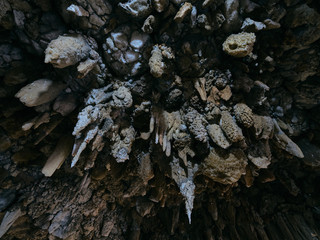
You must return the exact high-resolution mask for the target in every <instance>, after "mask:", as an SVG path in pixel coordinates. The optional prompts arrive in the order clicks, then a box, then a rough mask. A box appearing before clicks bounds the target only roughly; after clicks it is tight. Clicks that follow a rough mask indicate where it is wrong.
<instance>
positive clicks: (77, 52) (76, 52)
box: [44, 34, 91, 68]
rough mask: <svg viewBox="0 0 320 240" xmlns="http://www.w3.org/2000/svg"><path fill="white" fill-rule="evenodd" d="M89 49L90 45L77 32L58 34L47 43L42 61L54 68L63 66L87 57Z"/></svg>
mask: <svg viewBox="0 0 320 240" xmlns="http://www.w3.org/2000/svg"><path fill="white" fill-rule="evenodd" d="M90 51H91V47H90V46H89V44H88V43H87V41H86V40H85V38H84V37H83V36H81V35H79V34H77V35H69V36H59V37H58V38H57V39H55V40H52V41H51V42H50V43H49V45H48V47H47V49H46V50H45V54H46V56H45V60H44V62H45V63H51V64H52V65H53V66H54V67H56V68H65V67H68V66H71V65H74V64H76V63H78V62H79V61H81V60H82V59H86V58H88V56H89V53H90Z"/></svg>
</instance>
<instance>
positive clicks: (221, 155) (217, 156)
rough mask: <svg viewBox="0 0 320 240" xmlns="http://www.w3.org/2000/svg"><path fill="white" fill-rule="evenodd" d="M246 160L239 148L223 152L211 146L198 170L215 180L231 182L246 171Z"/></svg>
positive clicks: (225, 182) (224, 182) (223, 182)
mask: <svg viewBox="0 0 320 240" xmlns="http://www.w3.org/2000/svg"><path fill="white" fill-rule="evenodd" d="M247 162H248V160H247V157H246V155H245V154H244V152H243V151H242V150H240V149H231V150H230V151H228V152H225V151H219V150H215V149H213V148H212V149H211V150H210V153H209V155H208V157H207V158H206V159H205V160H204V162H203V163H202V164H201V165H200V168H199V171H200V172H201V173H202V174H203V175H205V176H207V177H209V178H211V179H213V180H214V181H216V182H219V183H222V184H232V183H235V182H237V181H238V180H239V179H240V177H241V176H242V175H244V174H245V173H246V166H247Z"/></svg>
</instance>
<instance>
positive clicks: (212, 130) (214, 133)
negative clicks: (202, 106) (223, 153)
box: [207, 124, 231, 149]
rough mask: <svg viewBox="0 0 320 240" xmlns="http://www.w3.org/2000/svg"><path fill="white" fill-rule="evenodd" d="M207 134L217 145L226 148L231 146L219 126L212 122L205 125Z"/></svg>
mask: <svg viewBox="0 0 320 240" xmlns="http://www.w3.org/2000/svg"><path fill="white" fill-rule="evenodd" d="M207 130H208V134H209V136H210V138H211V139H212V141H213V142H214V143H215V144H217V145H218V146H219V147H222V148H224V149H227V148H228V147H230V146H231V143H230V141H229V140H228V139H227V138H226V136H225V135H224V133H223V131H222V129H221V127H220V126H219V125H217V124H212V125H208V126H207Z"/></svg>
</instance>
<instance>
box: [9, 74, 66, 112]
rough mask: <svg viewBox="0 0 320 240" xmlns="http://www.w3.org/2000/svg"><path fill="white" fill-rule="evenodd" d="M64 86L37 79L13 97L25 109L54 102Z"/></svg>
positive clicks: (59, 83)
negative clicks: (17, 99)
mask: <svg viewBox="0 0 320 240" xmlns="http://www.w3.org/2000/svg"><path fill="white" fill-rule="evenodd" d="M64 88H66V85H65V84H64V83H62V82H55V81H52V80H49V79H39V80H36V81H34V82H33V83H30V84H28V85H27V86H25V87H23V88H21V89H20V91H19V92H17V93H16V95H15V97H16V98H19V100H20V101H21V102H22V103H23V104H25V105H26V106H27V107H34V106H39V105H41V104H44V103H47V102H51V101H52V100H54V99H55V98H56V97H57V96H58V95H59V94H60V93H61V92H62V90H63V89H64Z"/></svg>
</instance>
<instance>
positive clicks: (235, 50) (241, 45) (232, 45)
mask: <svg viewBox="0 0 320 240" xmlns="http://www.w3.org/2000/svg"><path fill="white" fill-rule="evenodd" d="M255 41H256V36H255V34H254V33H238V34H232V35H230V36H229V37H228V38H227V39H226V40H225V41H224V43H223V45H222V47H223V51H225V52H226V53H227V54H229V55H231V56H233V57H245V56H247V55H249V54H250V53H251V52H252V50H253V45H254V43H255Z"/></svg>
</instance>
